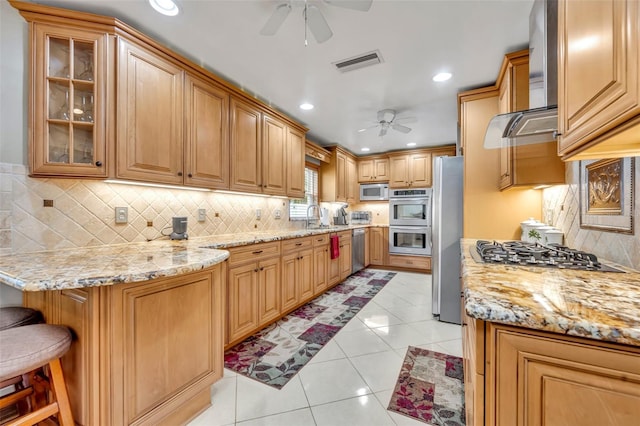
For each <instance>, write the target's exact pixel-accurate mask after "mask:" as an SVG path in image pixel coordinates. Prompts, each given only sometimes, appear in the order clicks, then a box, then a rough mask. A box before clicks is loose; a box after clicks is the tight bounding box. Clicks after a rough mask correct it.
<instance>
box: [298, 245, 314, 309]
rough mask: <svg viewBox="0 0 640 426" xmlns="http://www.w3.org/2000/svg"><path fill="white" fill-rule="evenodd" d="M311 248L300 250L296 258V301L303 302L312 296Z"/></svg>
mask: <svg viewBox="0 0 640 426" xmlns="http://www.w3.org/2000/svg"><path fill="white" fill-rule="evenodd" d="M313 271H314V268H313V249H308V250H304V251H301V252H300V256H299V258H298V276H297V282H298V286H299V288H298V302H304V301H307V300H309V299H311V298H312V297H313V290H314V281H313Z"/></svg>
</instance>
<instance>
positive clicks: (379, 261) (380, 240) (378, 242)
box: [369, 227, 389, 266]
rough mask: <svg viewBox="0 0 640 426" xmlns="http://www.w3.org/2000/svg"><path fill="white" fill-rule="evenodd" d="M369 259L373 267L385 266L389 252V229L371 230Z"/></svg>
mask: <svg viewBox="0 0 640 426" xmlns="http://www.w3.org/2000/svg"><path fill="white" fill-rule="evenodd" d="M370 232H371V233H370V234H369V257H370V259H369V260H370V262H371V265H374V266H385V265H386V264H387V252H388V251H389V228H386V227H385V228H370Z"/></svg>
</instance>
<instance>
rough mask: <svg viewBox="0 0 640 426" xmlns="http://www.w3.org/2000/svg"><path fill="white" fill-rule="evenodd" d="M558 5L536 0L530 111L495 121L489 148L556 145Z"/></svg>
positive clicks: (532, 21) (487, 137)
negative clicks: (537, 144)
mask: <svg viewBox="0 0 640 426" xmlns="http://www.w3.org/2000/svg"><path fill="white" fill-rule="evenodd" d="M557 40H558V3H557V1H556V0H535V1H534V3H533V7H532V8H531V13H530V14H529V108H530V109H528V110H525V111H517V112H512V113H508V114H499V115H496V116H495V117H493V118H492V119H491V121H490V122H489V126H488V127H487V132H486V133H485V137H484V147H485V148H486V149H495V148H502V147H506V146H514V145H526V144H534V143H543V142H555V139H556V135H555V132H556V131H557V130H558V107H557V102H558V101H557V99H558V53H557Z"/></svg>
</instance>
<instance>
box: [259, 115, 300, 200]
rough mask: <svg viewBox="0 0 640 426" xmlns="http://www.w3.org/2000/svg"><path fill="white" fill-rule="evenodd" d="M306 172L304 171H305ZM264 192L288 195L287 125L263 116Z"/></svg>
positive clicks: (262, 184)
mask: <svg viewBox="0 0 640 426" xmlns="http://www.w3.org/2000/svg"><path fill="white" fill-rule="evenodd" d="M303 170H304V169H303ZM261 187H262V192H264V193H265V194H270V195H286V193H287V125H286V124H285V123H283V122H282V121H281V120H278V119H276V118H275V117H271V116H269V115H267V114H264V113H263V114H262V180H261Z"/></svg>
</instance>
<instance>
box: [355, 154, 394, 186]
mask: <svg viewBox="0 0 640 426" xmlns="http://www.w3.org/2000/svg"><path fill="white" fill-rule="evenodd" d="M388 181H389V158H387V157H361V158H358V182H361V183H366V182H388Z"/></svg>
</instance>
